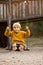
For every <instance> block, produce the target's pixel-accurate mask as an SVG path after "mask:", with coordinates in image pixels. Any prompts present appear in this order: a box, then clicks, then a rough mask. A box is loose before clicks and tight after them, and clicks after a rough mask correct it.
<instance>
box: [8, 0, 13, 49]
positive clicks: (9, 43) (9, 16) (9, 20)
mask: <svg viewBox="0 0 43 65" xmlns="http://www.w3.org/2000/svg"><path fill="white" fill-rule="evenodd" d="M8 26H9V28H10V31H11V0H9V13H8ZM11 44H12V43H11V37H9V39H8V49H9V50H11V46H12V45H11Z"/></svg>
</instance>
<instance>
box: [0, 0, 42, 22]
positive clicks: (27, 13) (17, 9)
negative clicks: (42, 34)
mask: <svg viewBox="0 0 43 65" xmlns="http://www.w3.org/2000/svg"><path fill="white" fill-rule="evenodd" d="M9 13H10V6H9V2H0V21H1V20H7V19H8V17H9ZM34 17H37V18H38V17H43V0H26V1H24V0H23V1H19V0H18V1H16V0H15V1H13V2H11V19H12V20H22V19H23V20H24V19H29V18H34Z"/></svg>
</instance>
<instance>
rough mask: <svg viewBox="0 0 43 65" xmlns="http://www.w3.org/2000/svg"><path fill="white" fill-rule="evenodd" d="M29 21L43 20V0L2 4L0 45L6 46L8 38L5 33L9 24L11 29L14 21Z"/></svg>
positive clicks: (0, 4) (16, 0) (0, 8)
mask: <svg viewBox="0 0 43 65" xmlns="http://www.w3.org/2000/svg"><path fill="white" fill-rule="evenodd" d="M29 19H30V20H31V19H43V0H25V1H24V0H15V1H12V2H8V1H7V2H0V45H1V44H2V45H5V46H6V43H7V42H6V41H7V38H6V37H5V36H4V34H3V33H4V31H5V28H6V26H7V25H8V24H9V26H10V28H11V24H12V21H22V20H26V21H27V20H29ZM7 23H8V24H7ZM5 46H3V47H5Z"/></svg>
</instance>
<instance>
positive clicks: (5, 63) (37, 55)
mask: <svg viewBox="0 0 43 65" xmlns="http://www.w3.org/2000/svg"><path fill="white" fill-rule="evenodd" d="M0 65H43V47H31V48H30V51H23V52H18V51H16V52H15V51H7V50H5V49H1V48H0Z"/></svg>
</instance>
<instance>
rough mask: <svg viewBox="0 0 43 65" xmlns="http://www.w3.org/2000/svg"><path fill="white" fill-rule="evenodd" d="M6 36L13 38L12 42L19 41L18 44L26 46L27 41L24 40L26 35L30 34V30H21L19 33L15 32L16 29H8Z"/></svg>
mask: <svg viewBox="0 0 43 65" xmlns="http://www.w3.org/2000/svg"><path fill="white" fill-rule="evenodd" d="M4 35H5V36H7V37H9V36H10V37H11V38H12V44H14V43H17V44H23V45H24V46H25V47H26V43H25V41H24V39H25V36H30V30H28V31H26V32H24V31H19V32H18V33H15V32H14V31H9V30H7V29H6V31H5V33H4Z"/></svg>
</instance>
